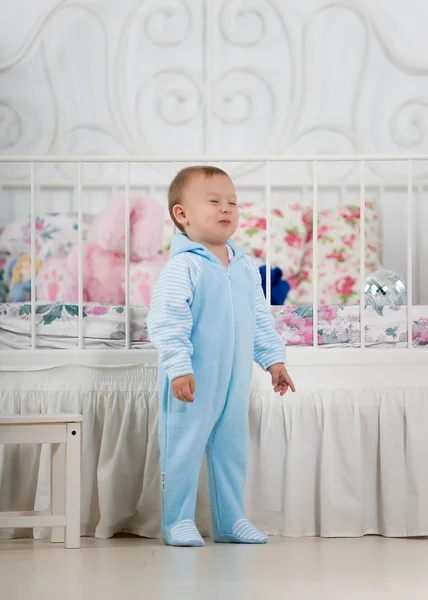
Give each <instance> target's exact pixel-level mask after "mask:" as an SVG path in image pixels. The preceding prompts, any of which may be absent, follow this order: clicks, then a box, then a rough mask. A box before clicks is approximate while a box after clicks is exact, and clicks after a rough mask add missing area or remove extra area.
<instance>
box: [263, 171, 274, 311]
mask: <svg viewBox="0 0 428 600" xmlns="http://www.w3.org/2000/svg"><path fill="white" fill-rule="evenodd" d="M265 168H266V173H265V198H266V302H267V305H268V307H269V310H270V307H271V301H272V299H271V272H270V269H271V264H272V253H271V250H272V239H271V225H272V210H271V186H270V183H271V168H270V162H269V161H266V167H265Z"/></svg>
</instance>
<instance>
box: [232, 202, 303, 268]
mask: <svg viewBox="0 0 428 600" xmlns="http://www.w3.org/2000/svg"><path fill="white" fill-rule="evenodd" d="M240 211H241V218H240V220H239V226H238V229H237V231H236V233H235V235H234V236H233V239H234V240H235V241H236V243H237V244H239V245H240V246H242V247H243V248H245V249H246V250H247V251H248V253H249V254H250V255H251V256H252V257H253V258H254V259H256V262H257V263H258V264H260V265H261V264H266V208H265V207H264V206H260V205H257V204H241V205H240ZM303 215H304V209H303V207H302V206H301V205H300V204H293V205H292V206H285V207H283V208H281V209H278V208H273V209H272V216H271V248H272V251H271V263H272V266H273V267H280V269H282V272H283V278H284V279H292V278H293V277H296V276H297V274H298V273H299V272H300V267H301V264H302V260H303V256H304V251H305V239H306V235H307V233H306V227H305V223H304V221H303Z"/></svg>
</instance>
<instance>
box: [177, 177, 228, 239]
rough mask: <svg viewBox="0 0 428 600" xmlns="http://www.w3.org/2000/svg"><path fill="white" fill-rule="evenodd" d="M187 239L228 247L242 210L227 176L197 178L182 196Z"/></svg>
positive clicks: (189, 184) (193, 179)
mask: <svg viewBox="0 0 428 600" xmlns="http://www.w3.org/2000/svg"><path fill="white" fill-rule="evenodd" d="M182 207H183V211H184V220H183V225H184V227H185V230H186V233H187V235H188V236H189V237H190V238H191V239H193V240H196V241H199V242H202V243H207V244H224V243H225V242H226V241H227V240H228V239H229V238H230V237H231V236H232V235H233V234H234V233H235V231H236V228H237V227H238V221H239V210H238V206H237V200H236V192H235V187H234V185H233V183H232V181H231V180H230V178H229V177H227V176H226V175H213V176H212V177H206V176H205V175H202V174H200V175H195V176H194V177H192V179H191V180H190V181H189V183H188V184H187V186H186V187H185V189H184V190H183V194H182Z"/></svg>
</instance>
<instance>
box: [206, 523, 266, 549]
mask: <svg viewBox="0 0 428 600" xmlns="http://www.w3.org/2000/svg"><path fill="white" fill-rule="evenodd" d="M213 540H214V542H217V543H218V544H266V543H267V541H268V538H267V536H266V535H265V534H264V533H262V532H261V531H259V530H258V529H256V528H255V527H254V525H253V524H252V523H250V521H249V520H248V519H246V518H245V517H242V518H241V519H238V521H236V523H235V525H234V526H233V527H232V533H221V534H216V535H214V536H213Z"/></svg>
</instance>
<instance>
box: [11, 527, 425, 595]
mask: <svg viewBox="0 0 428 600" xmlns="http://www.w3.org/2000/svg"><path fill="white" fill-rule="evenodd" d="M0 598H1V599H2V600H27V599H28V600H42V599H43V600H51V599H59V600H110V599H111V600H118V599H122V598H124V599H125V598H126V600H133V599H134V598H135V599H137V598H138V599H139V600H140V599H143V598H145V599H147V600H158V599H159V600H170V599H171V600H172V599H174V600H182V599H185V600H232V599H233V600H237V599H238V598H242V600H252V599H256V598H257V599H261V598H263V599H266V600H300V599H302V600H312V599H316V600H327V599H328V600H336V599H337V600H354V599H358V600H360V599H361V600H362V599H364V600H372V599H373V600H383V599H385V600H386V599H387V600H396V599H400V600H407V599H408V598H411V599H412V600H419V599H421V600H422V599H424V600H426V599H427V598H428V540H425V539H424V540H422V539H414V540H393V539H382V538H375V537H366V538H362V539H336V540H326V539H324V540H321V539H284V538H271V539H270V541H269V544H268V545H267V546H235V545H217V544H212V543H211V542H208V544H207V546H206V547H205V548H167V547H165V546H163V545H162V544H161V543H160V542H158V541H153V540H143V539H139V538H131V537H129V538H119V539H113V540H94V539H82V548H81V549H80V550H64V549H63V547H62V546H60V545H51V544H50V543H49V542H33V541H30V540H13V541H0Z"/></svg>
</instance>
